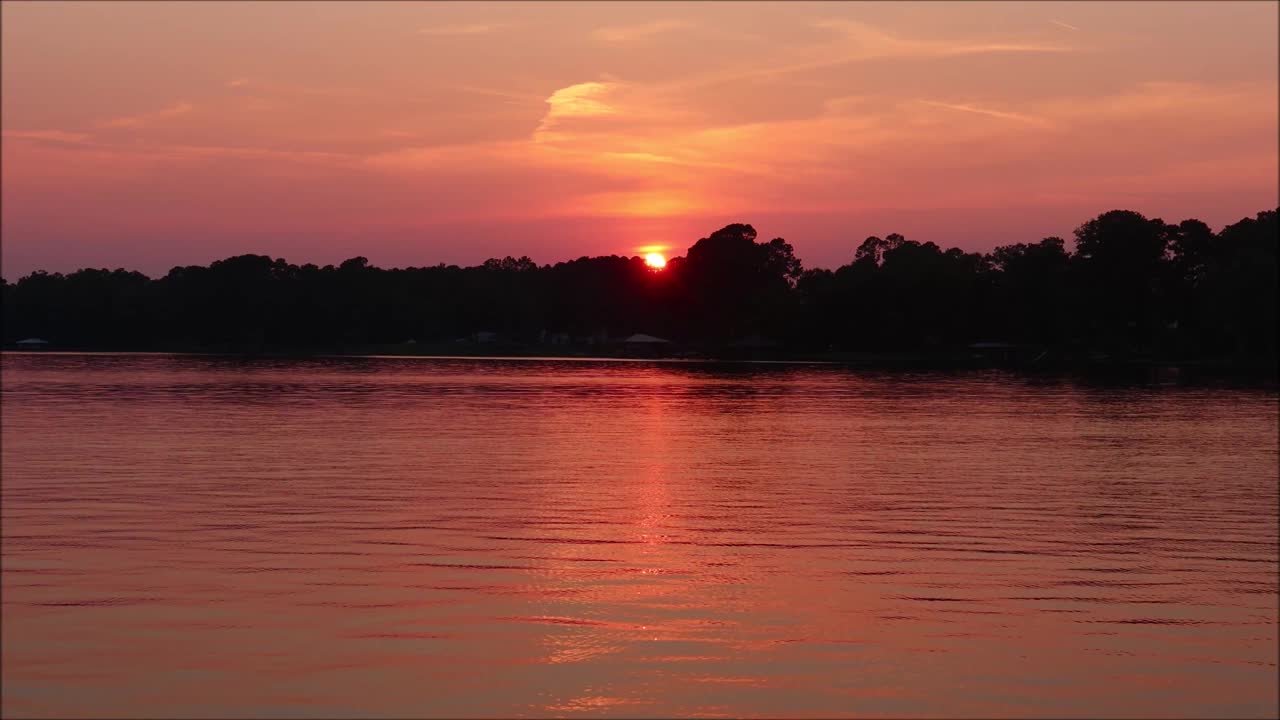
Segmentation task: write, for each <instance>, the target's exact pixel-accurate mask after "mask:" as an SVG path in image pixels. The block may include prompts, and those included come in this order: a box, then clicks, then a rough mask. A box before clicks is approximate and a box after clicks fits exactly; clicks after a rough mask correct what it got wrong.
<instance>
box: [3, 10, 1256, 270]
mask: <svg viewBox="0 0 1280 720" xmlns="http://www.w3.org/2000/svg"><path fill="white" fill-rule="evenodd" d="M1277 8H1280V4H1277V3H1275V2H1244V3H1232V2H1212V3H1209V2H1206V3H1195V2H1171V3H1155V2H1138V3H1101V2H1077V3H1051V2H1027V3H1016V2H998V3H967V2H966V3H959V2H946V3H921V2H914V3H857V2H848V3H834V2H833V3H815V4H807V3H785V4H784V3H777V4H773V3H755V2H753V3H740V4H739V3H710V2H708V3H677V2H654V3H621V2H607V3H592V4H587V3H577V2H574V3H545V4H543V3H530V2H520V3H509V4H503V3H484V2H461V3H430V4H428V3H415V2H404V3H394V4H391V3H388V4H381V3H358V4H357V3H343V2H322V3H303V2H264V3H248V2H235V3H223V4H218V3H196V2H147V3H136V4H132V3H118V2H111V3H105V2H87V3H74V2H37V3H14V2H6V3H4V5H3V77H2V81H3V85H2V87H3V108H2V117H0V125H2V126H3V151H2V162H3V217H2V220H3V255H2V260H3V273H4V276H5V277H6V278H8V279H10V280H14V279H16V278H17V277H19V276H20V275H23V274H25V273H27V272H29V271H31V270H33V269H36V268H44V269H48V270H59V271H70V270H74V269H77V268H80V267H85V266H93V267H102V266H106V267H121V266H123V267H126V268H130V269H139V270H143V271H144V272H147V273H150V274H163V273H164V272H166V271H167V270H168V269H169V268H170V267H172V266H174V265H178V264H191V263H200V264H205V263H208V262H209V261H211V260H214V259H218V258H222V257H226V256H228V255H233V254H239V253H246V252H254V253H263V254H270V255H273V256H284V257H286V258H287V259H289V260H290V261H293V262H298V263H302V262H315V263H318V264H324V263H333V262H339V261H341V260H343V259H345V258H348V257H351V256H354V255H364V256H367V257H368V258H369V259H370V261H371V262H372V263H374V264H377V265H382V266H404V265H433V264H436V263H437V262H442V261H443V262H449V263H459V264H474V263H478V262H481V261H483V260H484V259H486V258H488V257H491V256H502V255H507V254H512V255H529V256H530V257H532V258H533V259H534V260H535V261H537V262H539V263H553V262H557V261H560V260H567V259H572V258H575V257H578V256H581V255H600V254H614V253H617V254H626V255H633V254H642V252H641V250H642V249H648V248H652V247H664V248H665V249H666V252H667V254H668V255H672V254H682V253H683V252H684V250H685V248H687V247H688V246H689V245H690V244H692V242H693V241H695V240H696V239H697V238H699V237H701V236H704V235H706V234H708V233H709V232H711V231H713V230H715V229H716V228H718V227H720V226H722V225H724V224H727V223H730V222H749V223H752V224H754V225H755V226H756V228H757V229H758V230H759V231H760V235H761V237H762V238H771V237H775V236H782V237H785V238H787V239H788V240H789V241H791V242H792V243H793V244H794V245H795V247H796V251H797V254H798V255H799V256H800V257H801V259H802V260H803V261H804V262H805V264H806V265H807V266H827V267H833V266H836V265H839V264H843V263H845V262H848V261H849V260H850V259H851V258H852V255H853V250H854V248H855V247H856V245H857V243H858V242H859V241H861V239H862V238H864V237H866V236H868V235H872V234H877V235H884V234H887V233H890V232H900V233H903V234H905V235H906V236H907V237H908V238H912V239H918V240H922V241H924V240H932V241H934V242H937V243H938V244H940V245H943V246H951V245H958V246H960V247H963V248H965V249H969V250H987V249H990V248H991V247H992V246H994V245H997V244H1004V243H1009V242H1019V241H1034V240H1038V239H1039V238H1041V237H1043V236H1046V235H1062V236H1069V234H1070V232H1071V230H1072V228H1074V227H1075V226H1076V225H1078V224H1079V223H1081V222H1082V221H1084V220H1087V219H1088V218H1089V217H1092V216H1093V215H1096V214H1098V213H1099V212H1102V211H1105V210H1109V209H1112V208H1117V207H1118V208H1127V209H1133V210H1137V211H1139V212H1142V213H1145V214H1147V215H1152V216H1159V217H1163V218H1164V219H1165V220H1170V221H1176V220H1181V219H1183V218H1186V217H1198V218H1200V219H1202V220H1204V221H1206V222H1208V223H1209V224H1210V225H1212V226H1213V227H1214V228H1215V229H1217V228H1219V227H1221V226H1222V225H1223V224H1224V223H1228V222H1233V221H1235V220H1238V219H1240V218H1241V217H1243V216H1246V215H1252V214H1253V213H1255V212H1257V211H1259V210H1262V209H1267V208H1274V207H1275V206H1276V204H1277V194H1278V192H1280V191H1278V189H1277V175H1278V173H1280V168H1278V167H1277V156H1278V152H1280V151H1278V148H1277V134H1278V132H1280V124H1278V121H1277V103H1278V99H1277V86H1278V79H1277V62H1276V58H1277Z"/></svg>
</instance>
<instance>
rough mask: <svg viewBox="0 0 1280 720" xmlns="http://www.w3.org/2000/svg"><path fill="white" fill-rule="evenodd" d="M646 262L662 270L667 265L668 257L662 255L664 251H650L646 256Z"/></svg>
mask: <svg viewBox="0 0 1280 720" xmlns="http://www.w3.org/2000/svg"><path fill="white" fill-rule="evenodd" d="M644 262H645V264H646V265H648V266H649V267H651V268H653V269H654V270H661V269H662V268H664V267H666V266H667V259H666V258H664V257H662V253H656V252H654V253H649V254H648V255H645V256H644Z"/></svg>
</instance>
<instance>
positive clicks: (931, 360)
mask: <svg viewBox="0 0 1280 720" xmlns="http://www.w3.org/2000/svg"><path fill="white" fill-rule="evenodd" d="M450 345H453V344H452V343H449V344H437V343H422V344H421V345H405V344H396V345H368V346H355V347H349V348H311V349H300V348H258V349H252V350H247V349H244V348H232V347H200V348H194V347H177V348H174V347H170V348H148V349H137V348H131V349H122V348H103V347H97V348H92V347H74V348H71V347H69V348H50V349H44V350H27V349H21V348H15V347H5V348H0V353H3V354H5V355H63V356H65V355H138V356H147V355H189V356H207V357H225V358H244V359H269V358H273V359H308V358H344V357H345V358H373V359H421V360H498V361H501V360H514V361H520V360H525V361H560V362H565V361H568V362H651V363H673V364H676V363H690V364H715V363H724V364H755V365H770V364H772V365H830V366H843V367H848V368H857V369H866V370H883V371H895V370H898V371H913V370H914V371H937V372H952V371H981V370H1005V371H1011V372H1015V373H1018V374H1025V375H1046V376H1060V375H1086V376H1129V377H1141V376H1147V377H1148V378H1150V379H1152V380H1157V381H1161V382H1174V383H1177V382H1181V381H1187V380H1190V381H1195V380H1199V379H1205V380H1233V381H1243V382H1246V383H1248V384H1251V385H1260V386H1264V387H1275V386H1277V384H1278V382H1280V368H1276V367H1266V366H1263V365H1259V364H1248V363H1238V362H1231V361H1230V360H1226V359H1220V360H1217V361H1212V360H1211V361H1203V360H1176V359H1159V358H1140V357H1107V358H1102V359H1088V358H1085V357H1081V356H1079V355H1062V354H1055V355H1050V357H1049V358H1047V361H1045V362H1039V363H1037V362H1027V361H1023V362H1019V361H1006V362H1001V361H998V360H992V359H990V358H981V357H975V356H974V353H972V352H969V351H966V350H964V349H948V350H939V351H934V352H929V351H923V352H921V351H917V352H822V353H803V352H769V353H725V354H715V353H696V352H691V353H684V354H682V355H679V356H675V355H666V356H648V357H645V356H636V355H628V354H625V353H622V352H612V353H611V352H607V351H606V352H600V351H599V350H601V349H602V348H596V349H595V350H597V351H596V352H590V353H588V352H585V351H580V349H579V350H578V351H569V352H565V351H564V350H561V351H560V352H556V351H555V349H553V348H547V347H541V346H526V347H520V348H513V347H482V346H478V345H477V344H472V345H469V346H468V347H465V348H461V347H450Z"/></svg>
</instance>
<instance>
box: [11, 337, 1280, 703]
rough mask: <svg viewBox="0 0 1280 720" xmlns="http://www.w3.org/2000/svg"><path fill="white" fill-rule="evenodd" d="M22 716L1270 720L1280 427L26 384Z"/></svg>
mask: <svg viewBox="0 0 1280 720" xmlns="http://www.w3.org/2000/svg"><path fill="white" fill-rule="evenodd" d="M3 541H4V543H3V581H4V588H3V589H4V593H3V621H4V622H3V658H2V660H3V707H2V708H0V710H2V711H3V713H4V715H6V716H10V717H12V716H25V715H43V716H50V715H52V716H64V717H65V716H72V715H87V716H98V717H101V716H129V715H146V716H169V717H190V716H206V717H207V716H221V717H227V716H234V715H240V716H245V715H248V716H255V717H265V716H317V715H322V716H328V717H333V716H340V715H356V716H364V717H370V716H375V715H383V716H399V717H406V716H449V717H460V716H486V717H493V716H518V715H528V716H548V715H558V716H589V715H612V716H629V717H635V716H667V717H670V716H703V715H705V716H714V715H729V716H736V717H749V716H768V715H773V716H778V715H783V716H790V717H797V716H801V717H821V716H866V715H872V716H921V715H926V716H938V715H952V716H984V717H991V716H1023V717H1026V716H1058V717H1062V716H1106V717H1119V716H1139V717H1152V716H1160V717H1169V716H1191V717H1207V716H1228V717H1245V716H1275V715H1276V714H1277V712H1278V711H1280V708H1278V707H1277V680H1276V672H1277V668H1276V664H1277V646H1276V642H1277V595H1276V592H1277V398H1276V395H1275V394H1274V392H1258V391H1248V390H1230V389H1191V388H1179V387H1160V388H1155V387H1147V388H1143V387H1134V386H1128V387H1119V386H1101V385H1089V384H1082V383H1079V382H1074V381H1068V380H1043V379H1041V380H1027V379H1019V378H1015V377H1012V376H1008V375H1001V374H964V375H929V374H915V375H912V374H894V375H889V374H875V373H866V372H853V371H849V370H846V369H840V368H836V367H830V366H814V365H810V366H800V365H793V366H764V365H738V366H732V365H709V364H693V363H666V364H663V363H629V362H573V361H499V360H427V359H334V360H310V361H262V362H245V361H239V360H232V359H227V358H212V357H203V358H202V357H173V356H110V355H105V356H104V355H99V356H76V355H40V354H35V355H21V354H5V355H4V356H3Z"/></svg>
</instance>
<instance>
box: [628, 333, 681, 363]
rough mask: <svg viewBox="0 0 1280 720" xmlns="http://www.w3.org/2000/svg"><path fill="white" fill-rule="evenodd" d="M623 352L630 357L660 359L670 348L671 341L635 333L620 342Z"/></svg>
mask: <svg viewBox="0 0 1280 720" xmlns="http://www.w3.org/2000/svg"><path fill="white" fill-rule="evenodd" d="M622 348H623V351H624V352H625V353H626V354H627V355H628V356H631V357H662V356H664V355H666V354H667V352H668V351H669V349H670V348H671V341H670V340H667V339H665V338H660V337H656V336H653V335H645V334H644V333H636V334H635V335H632V336H630V337H628V338H626V339H625V340H623V341H622Z"/></svg>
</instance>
